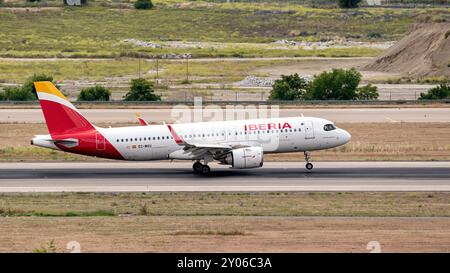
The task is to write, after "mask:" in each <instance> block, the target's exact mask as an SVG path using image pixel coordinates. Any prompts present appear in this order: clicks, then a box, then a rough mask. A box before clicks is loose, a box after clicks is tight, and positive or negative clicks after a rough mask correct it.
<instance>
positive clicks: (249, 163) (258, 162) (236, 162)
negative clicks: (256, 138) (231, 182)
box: [222, 147, 263, 169]
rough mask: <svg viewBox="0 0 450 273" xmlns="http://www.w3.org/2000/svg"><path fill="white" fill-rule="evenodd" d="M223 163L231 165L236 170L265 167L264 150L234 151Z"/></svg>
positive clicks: (253, 148) (251, 148)
mask: <svg viewBox="0 0 450 273" xmlns="http://www.w3.org/2000/svg"><path fill="white" fill-rule="evenodd" d="M222 163H224V164H228V165H231V166H232V167H233V168H234V169H250V168H260V167H262V166H263V149H262V147H248V148H239V149H234V150H232V151H231V153H229V154H228V155H227V157H226V158H225V159H224V160H223V161H222Z"/></svg>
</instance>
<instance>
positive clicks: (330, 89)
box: [305, 68, 361, 100]
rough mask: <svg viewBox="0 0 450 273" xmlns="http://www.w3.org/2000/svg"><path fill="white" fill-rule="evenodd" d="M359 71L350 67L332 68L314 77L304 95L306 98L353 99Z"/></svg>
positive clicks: (359, 77) (355, 94)
mask: <svg viewBox="0 0 450 273" xmlns="http://www.w3.org/2000/svg"><path fill="white" fill-rule="evenodd" d="M360 81H361V73H359V72H358V71H356V69H354V68H351V69H348V70H344V69H333V70H332V71H330V72H327V71H325V72H322V73H321V74H319V75H318V76H315V77H314V80H313V81H312V82H311V83H310V85H309V87H308V90H307V92H306V95H305V99H307V100H355V99H357V98H358V95H357V92H356V89H357V88H358V85H359V82H360Z"/></svg>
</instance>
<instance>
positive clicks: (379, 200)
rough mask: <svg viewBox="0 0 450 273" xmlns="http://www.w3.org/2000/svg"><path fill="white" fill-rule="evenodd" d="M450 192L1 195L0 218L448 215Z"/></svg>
mask: <svg viewBox="0 0 450 273" xmlns="http://www.w3.org/2000/svg"><path fill="white" fill-rule="evenodd" d="M449 196H450V193H425V192H418V193H395V192H393V193H363V192H358V193H295V192H292V193H285V192H270V193H225V192H222V193H220V192H210V193H188V192H181V193H176V192H174V193H170V192H168V193H98V194H97V193H54V194H50V193H27V194H1V195H0V215H1V216H10V217H16V216H36V217H50V216H54V217H75V216H76V217H93V216H118V215H143V216H367V217H372V216H380V217H384V216H405V217H433V216H440V217H450V201H449V200H450V199H449Z"/></svg>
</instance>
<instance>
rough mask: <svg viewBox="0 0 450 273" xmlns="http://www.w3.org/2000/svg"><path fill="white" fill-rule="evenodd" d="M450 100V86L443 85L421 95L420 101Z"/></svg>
mask: <svg viewBox="0 0 450 273" xmlns="http://www.w3.org/2000/svg"><path fill="white" fill-rule="evenodd" d="M442 99H450V85H449V84H447V83H441V84H440V85H439V86H436V87H433V88H431V89H430V90H428V91H427V93H420V97H419V100H442Z"/></svg>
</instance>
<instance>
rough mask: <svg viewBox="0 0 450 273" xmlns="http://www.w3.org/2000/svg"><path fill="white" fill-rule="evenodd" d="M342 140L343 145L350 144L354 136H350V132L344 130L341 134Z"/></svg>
mask: <svg viewBox="0 0 450 273" xmlns="http://www.w3.org/2000/svg"><path fill="white" fill-rule="evenodd" d="M341 138H342V142H343V143H342V144H345V143H348V142H349V141H350V139H352V135H350V133H349V132H347V131H345V130H342V133H341Z"/></svg>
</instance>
